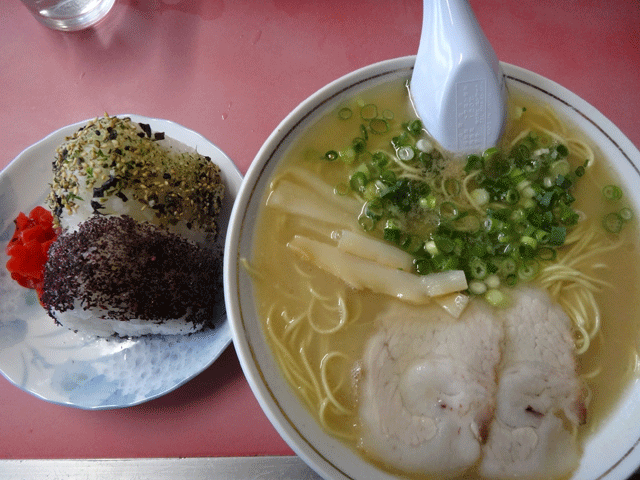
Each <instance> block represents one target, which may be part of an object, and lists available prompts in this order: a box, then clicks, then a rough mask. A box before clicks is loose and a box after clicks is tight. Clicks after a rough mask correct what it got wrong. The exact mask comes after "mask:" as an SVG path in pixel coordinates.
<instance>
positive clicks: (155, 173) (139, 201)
mask: <svg viewBox="0 0 640 480" xmlns="http://www.w3.org/2000/svg"><path fill="white" fill-rule="evenodd" d="M53 175H54V177H53V182H52V184H51V193H50V194H49V197H48V199H47V203H48V206H49V208H50V209H51V210H52V212H53V214H54V217H55V220H56V222H57V224H58V225H59V226H60V227H61V228H62V229H63V230H72V231H73V230H77V228H78V225H79V224H80V222H82V221H84V220H86V219H87V218H89V217H90V216H91V215H93V214H98V215H129V216H130V217H132V218H133V219H134V220H137V221H147V222H151V223H153V224H155V225H159V226H162V227H166V228H168V229H169V230H171V231H172V232H175V233H178V234H184V235H185V236H187V237H188V238H192V239H195V240H198V241H204V240H210V239H211V238H212V237H215V235H216V233H217V226H216V217H217V215H218V214H219V212H220V207H221V204H222V199H223V197H224V184H223V183H222V179H221V175H220V168H219V167H218V166H217V165H216V164H215V163H213V162H212V161H211V159H210V158H208V157H205V156H203V155H200V154H199V153H198V152H197V151H195V150H194V149H193V148H191V147H189V146H187V145H184V144H182V143H181V142H178V141H176V140H174V139H171V138H168V137H165V135H164V134H163V133H160V132H152V131H151V128H150V126H149V125H147V124H143V123H136V122H134V121H132V120H131V119H130V118H127V117H125V118H119V117H115V116H108V115H105V116H104V117H100V118H96V119H94V120H92V121H90V122H88V123H87V124H86V125H85V126H84V127H82V128H80V129H79V130H78V131H77V132H76V133H75V134H73V135H72V136H71V137H69V138H67V139H66V141H65V142H64V143H63V144H62V145H60V146H59V147H58V149H57V151H56V158H55V160H54V162H53Z"/></svg>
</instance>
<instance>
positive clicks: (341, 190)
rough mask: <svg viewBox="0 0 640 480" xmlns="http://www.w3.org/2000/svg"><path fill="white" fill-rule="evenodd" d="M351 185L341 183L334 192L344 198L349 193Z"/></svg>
mask: <svg viewBox="0 0 640 480" xmlns="http://www.w3.org/2000/svg"><path fill="white" fill-rule="evenodd" d="M349 188H350V187H349V185H348V184H346V183H345V182H340V183H339V184H337V185H336V186H335V188H334V189H333V191H334V192H335V193H336V194H337V195H340V196H344V195H347V194H348V193H349Z"/></svg>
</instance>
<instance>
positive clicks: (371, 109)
mask: <svg viewBox="0 0 640 480" xmlns="http://www.w3.org/2000/svg"><path fill="white" fill-rule="evenodd" d="M377 116H378V107H377V106H376V105H374V104H373V103H369V104H367V105H364V106H363V107H362V108H361V109H360V118H362V119H363V120H371V119H374V118H376V117H377Z"/></svg>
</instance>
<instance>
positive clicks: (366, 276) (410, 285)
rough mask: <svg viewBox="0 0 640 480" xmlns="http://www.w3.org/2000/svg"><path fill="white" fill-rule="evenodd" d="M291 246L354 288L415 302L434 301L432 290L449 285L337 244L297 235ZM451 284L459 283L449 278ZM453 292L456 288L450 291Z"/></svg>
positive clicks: (442, 288)
mask: <svg viewBox="0 0 640 480" xmlns="http://www.w3.org/2000/svg"><path fill="white" fill-rule="evenodd" d="M287 246H288V247H289V248H291V249H292V250H293V251H295V252H296V253H297V254H298V255H300V256H301V257H302V258H304V259H305V260H307V261H309V262H311V263H314V264H315V265H316V266H318V267H319V268H321V269H322V270H324V271H326V272H328V273H330V274H331V275H334V276H336V277H338V278H340V279H342V280H343V281H344V282H346V283H347V284H348V285H349V286H351V287H352V288H355V289H358V290H363V289H368V290H371V291H373V292H375V293H382V294H385V295H389V296H392V297H396V298H398V299H400V300H404V301H406V302H408V303H413V304H425V303H429V302H430V301H431V296H430V295H429V290H431V291H443V292H444V291H445V290H446V286H445V285H443V286H442V287H436V283H437V281H438V279H437V278H434V279H433V281H425V280H424V279H425V278H426V277H428V276H429V275H425V276H422V277H421V276H418V275H414V274H412V273H409V272H405V271H402V270H398V269H396V268H390V267H386V266H384V265H380V264H377V263H375V262H372V261H370V260H366V259H363V258H359V257H356V256H354V255H351V254H349V253H345V252H343V251H340V250H339V249H338V248H337V247H335V246H333V245H330V244H327V243H323V242H319V241H316V240H312V239H310V238H306V237H302V236H299V235H296V236H295V237H294V238H293V239H292V240H291V241H290V242H289V243H288V244H287ZM445 280H446V282H447V283H446V284H447V285H448V286H449V287H453V286H454V285H456V287H457V284H456V283H455V282H451V281H450V279H449V278H447V279H445ZM446 293H452V291H449V292H446Z"/></svg>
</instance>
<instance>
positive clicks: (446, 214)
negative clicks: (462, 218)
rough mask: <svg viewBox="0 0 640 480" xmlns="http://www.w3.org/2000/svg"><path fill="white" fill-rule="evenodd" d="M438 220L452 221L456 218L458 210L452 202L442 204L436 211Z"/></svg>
mask: <svg viewBox="0 0 640 480" xmlns="http://www.w3.org/2000/svg"><path fill="white" fill-rule="evenodd" d="M438 213H439V215H440V218H441V219H443V220H445V221H447V220H453V219H455V218H456V217H457V216H458V209H457V208H456V206H455V205H454V204H453V203H452V202H443V203H441V204H440V208H439V209H438Z"/></svg>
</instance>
